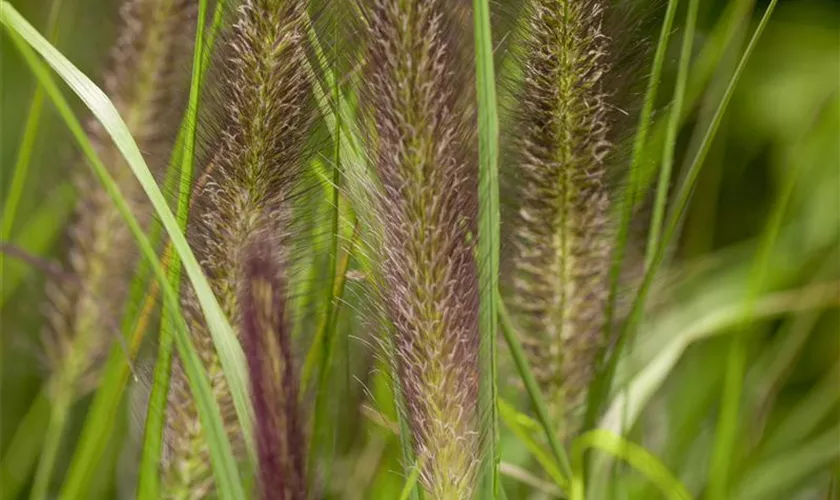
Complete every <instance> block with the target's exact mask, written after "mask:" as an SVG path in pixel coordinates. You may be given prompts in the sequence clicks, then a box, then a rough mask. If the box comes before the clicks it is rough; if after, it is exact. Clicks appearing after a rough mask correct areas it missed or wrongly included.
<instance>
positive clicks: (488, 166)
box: [473, 0, 501, 499]
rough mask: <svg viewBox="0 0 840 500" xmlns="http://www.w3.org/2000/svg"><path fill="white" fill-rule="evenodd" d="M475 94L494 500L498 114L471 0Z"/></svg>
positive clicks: (486, 14)
mask: <svg viewBox="0 0 840 500" xmlns="http://www.w3.org/2000/svg"><path fill="white" fill-rule="evenodd" d="M473 10H474V12H473V18H474V20H475V26H474V31H475V58H476V60H475V63H476V66H475V68H476V91H477V92H476V94H477V98H478V159H479V167H478V203H479V215H478V218H479V221H478V266H479V279H478V283H479V290H480V296H479V331H480V332H481V341H480V348H479V349H480V356H479V360H480V361H479V363H480V364H479V374H480V375H479V376H480V380H479V408H480V409H481V411H482V412H483V414H482V419H484V420H485V422H483V425H482V433H483V434H482V440H483V442H484V446H485V449H484V452H483V456H482V473H481V476H480V481H481V484H480V486H479V492H480V493H479V495H480V497H481V498H486V499H492V498H496V496H497V495H498V492H499V488H500V487H501V486H500V484H499V453H498V450H497V448H498V442H499V435H498V434H499V432H498V429H497V426H498V424H497V420H498V416H497V408H496V399H497V396H496V393H497V388H496V332H497V328H498V320H499V316H498V311H497V304H496V298H497V296H498V289H499V237H500V235H499V231H500V229H499V164H498V162H499V116H498V110H497V107H496V106H497V105H496V77H495V74H494V68H493V37H492V35H491V32H490V2H489V1H488V0H474V1H473Z"/></svg>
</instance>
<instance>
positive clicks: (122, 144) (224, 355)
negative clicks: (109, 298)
mask: <svg viewBox="0 0 840 500" xmlns="http://www.w3.org/2000/svg"><path fill="white" fill-rule="evenodd" d="M2 7H3V10H2V14H3V17H2V20H3V24H4V25H6V26H7V27H8V28H9V29H10V30H14V31H16V32H18V33H19V34H20V35H21V36H22V37H23V38H24V39H25V40H26V41H27V42H28V43H30V44H31V45H32V47H33V48H34V49H35V50H36V51H37V52H39V53H40V54H41V55H42V56H43V57H44V59H45V60H46V61H47V62H48V63H49V64H50V66H51V67H52V68H53V69H54V70H55V71H56V72H57V73H58V74H59V75H60V76H61V77H62V79H63V80H64V81H65V82H66V83H67V84H68V85H69V86H70V88H71V89H72V90H73V91H74V92H75V93H76V94H77V95H78V96H79V97H80V98H81V99H82V101H83V102H84V103H85V105H86V106H87V107H88V108H89V109H90V110H91V111H92V112H93V114H94V116H96V118H97V119H98V120H99V121H100V123H101V124H102V125H103V127H104V128H105V130H106V131H107V132H108V134H109V135H110V136H111V138H112V139H113V140H114V143H115V145H116V146H117V148H118V149H119V150H120V152H121V153H122V155H123V156H124V158H125V160H126V162H127V163H128V165H129V167H130V168H131V170H132V172H133V173H134V175H135V177H137V180H138V181H139V183H140V185H141V186H142V187H143V190H144V191H145V193H146V195H147V196H148V197H149V200H150V201H151V203H152V205H153V207H154V209H155V213H156V214H157V216H158V218H159V219H160V220H161V222H162V223H163V227H164V228H165V229H166V232H167V234H168V235H169V237H170V238H171V240H172V244H173V246H174V248H175V250H176V251H177V253H178V256H179V257H180V258H181V261H182V263H183V266H184V269H185V271H186V272H187V276H189V278H190V281H191V282H192V285H193V287H194V288H195V291H196V296H197V298H198V301H199V303H200V305H201V309H202V311H203V313H204V316H205V318H206V320H207V325H208V328H209V330H210V334H211V336H212V338H213V343H214V345H215V346H216V349H217V352H218V353H219V358H220V360H221V363H222V367H223V369H224V372H225V377H226V378H227V381H228V386H229V387H230V390H231V394H232V396H233V400H234V405H235V407H236V413H237V417H238V419H239V423H240V426H241V428H242V432H243V435H244V436H245V442H246V443H248V446H249V447H252V446H253V439H252V436H253V432H252V425H253V410H252V408H251V405H250V402H249V399H248V383H247V380H248V378H247V371H246V369H245V356H244V354H243V352H242V347H241V346H240V345H239V342H238V340H237V338H236V336H235V334H234V333H233V329H232V328H231V326H230V323H229V322H228V320H227V318H226V317H225V315H224V313H223V312H222V310H221V308H220V306H219V303H218V301H217V300H216V297H215V295H214V294H213V292H212V290H211V289H210V284H209V283H208V282H207V278H206V277H205V276H204V274H203V272H202V270H201V266H200V265H199V263H198V261H197V260H196V258H195V255H194V254H193V253H192V250H190V247H189V245H188V244H187V240H186V238H185V237H184V234H183V233H182V232H181V230H180V228H179V227H178V222H177V221H176V219H175V216H174V215H173V214H172V211H171V210H170V209H169V207H168V206H167V204H166V200H165V199H164V197H163V194H162V193H161V191H160V188H159V187H158V186H157V183H156V182H155V180H154V177H153V176H152V174H151V172H149V168H148V166H146V163H145V161H144V160H143V156H142V155H141V153H140V150H139V149H138V147H137V143H136V142H134V139H133V138H132V137H131V133H130V132H129V131H128V128H127V127H126V125H125V122H123V120H122V118H120V116H119V113H118V112H117V110H116V108H114V105H113V104H112V103H111V102H110V101H109V100H108V98H107V96H105V94H104V93H103V92H102V90H100V89H99V88H98V87H97V86H96V85H95V84H94V83H93V82H92V81H91V80H90V79H89V78H88V77H87V76H85V75H84V74H83V73H82V72H81V71H79V70H78V69H77V68H76V67H75V66H73V64H72V63H70V61H68V60H67V58H66V57H64V56H63V55H62V54H61V53H60V52H58V51H57V50H56V49H55V48H54V47H52V46H51V45H50V44H49V42H47V41H46V40H45V39H44V38H43V37H42V36H41V35H40V34H39V33H38V32H37V31H36V30H35V29H34V28H33V27H32V26H31V25H30V24H29V23H28V22H26V20H25V19H24V18H23V17H21V16H20V14H18V12H17V11H16V10H15V9H14V8H13V7H12V6H11V5H10V4H9V3H8V2H5V1H4V2H3V3H2ZM143 239H144V240H145V236H143ZM149 250H151V247H150V248H149ZM152 256H153V257H154V258H155V259H157V256H156V255H154V252H152V255H151V256H150V257H152ZM150 260H151V259H150ZM162 289H163V290H164V291H166V290H169V292H171V289H170V288H169V287H163V286H162ZM166 295H167V293H164V296H166ZM173 298H174V297H173ZM173 304H174V305H176V306H177V300H174V302H173Z"/></svg>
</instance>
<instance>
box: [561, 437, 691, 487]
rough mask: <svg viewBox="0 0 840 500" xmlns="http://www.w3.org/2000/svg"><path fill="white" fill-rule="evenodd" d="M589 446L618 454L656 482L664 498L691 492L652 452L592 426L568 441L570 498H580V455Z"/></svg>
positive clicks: (581, 484)
mask: <svg viewBox="0 0 840 500" xmlns="http://www.w3.org/2000/svg"><path fill="white" fill-rule="evenodd" d="M590 448H595V449H599V450H601V451H605V452H607V453H609V454H610V455H613V456H614V457H617V458H620V459H622V460H624V461H625V462H627V463H628V464H630V466H632V467H633V468H634V469H636V470H637V471H639V472H640V473H642V474H643V475H644V476H645V477H646V478H647V479H648V480H649V481H650V482H651V483H653V484H654V485H656V487H658V488H659V490H660V491H661V492H662V493H663V495H664V496H665V498H669V499H672V500H689V499H690V498H691V494H690V493H689V492H688V490H687V489H686V488H685V486H684V485H683V484H682V483H681V482H680V481H679V480H678V479H677V478H676V477H674V475H673V474H671V472H670V471H669V470H668V469H667V467H665V466H664V465H662V462H660V461H659V459H657V458H656V457H655V456H653V455H651V454H650V452H648V451H647V450H646V449H644V448H643V447H641V446H639V445H637V444H635V443H631V442H629V441H627V440H625V439H624V438H622V437H620V436H617V435H615V434H613V433H611V432H608V431H605V430H602V429H596V430H594V431H589V432H587V433H586V434H583V435H581V436H580V437H578V438H577V439H575V441H574V443H573V444H572V459H573V460H574V461H573V462H572V464H573V467H574V470H575V475H574V478H573V481H572V492H571V497H570V498H571V499H572V500H584V499H585V495H584V484H583V456H584V452H585V451H586V450H588V449H590Z"/></svg>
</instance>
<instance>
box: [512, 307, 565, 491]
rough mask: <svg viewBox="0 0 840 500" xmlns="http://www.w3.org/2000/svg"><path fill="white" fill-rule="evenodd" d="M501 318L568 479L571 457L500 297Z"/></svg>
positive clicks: (557, 458) (552, 449)
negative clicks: (558, 437)
mask: <svg viewBox="0 0 840 500" xmlns="http://www.w3.org/2000/svg"><path fill="white" fill-rule="evenodd" d="M499 318H500V319H501V321H500V323H501V327H502V334H503V335H504V337H505V342H506V343H507V346H508V349H510V353H511V357H512V358H513V362H514V364H515V365H516V370H517V371H518V372H519V378H521V379H522V382H523V383H524V384H525V390H526V392H527V393H528V397H529V398H530V399H531V404H532V405H534V411H536V412H537V419H539V421H540V425H541V426H542V428H543V432H544V433H545V437H546V439H547V440H548V445H549V447H551V452H552V453H553V454H554V458H555V459H556V460H557V463H558V464H560V467H561V468H562V470H563V476H564V480H566V481H568V480H569V478H571V475H572V468H571V463H570V462H569V457H568V456H566V450H565V449H564V448H563V446H562V445H561V444H560V441H559V440H558V439H557V435H556V434H555V432H554V426H553V425H552V423H551V419H550V418H549V416H548V407H546V405H545V400H544V398H543V395H542V391H540V387H539V385H538V384H537V379H536V378H534V373H533V372H532V370H531V365H530V364H529V363H528V358H527V357H526V356H525V350H524V349H523V348H522V344H521V343H520V342H519V336H518V335H517V334H516V331H515V329H514V327H513V323H512V322H511V319H510V316H509V315H508V312H507V308H506V307H505V304H504V301H502V298H501V297H499Z"/></svg>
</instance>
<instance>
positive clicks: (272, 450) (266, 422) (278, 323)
mask: <svg viewBox="0 0 840 500" xmlns="http://www.w3.org/2000/svg"><path fill="white" fill-rule="evenodd" d="M244 267H245V269H244V276H243V280H242V289H241V290H240V304H241V309H242V313H241V314H242V343H243V346H244V349H245V356H246V357H247V358H248V369H249V373H250V376H251V388H252V398H253V402H254V414H255V416H256V420H257V422H256V433H255V438H256V440H257V448H258V450H259V451H258V455H259V464H258V465H259V478H260V480H259V482H260V492H261V494H262V495H261V498H263V499H266V500H268V499H272V500H274V499H276V500H305V499H306V474H305V471H304V464H305V463H306V461H305V457H304V456H305V448H306V440H305V437H304V433H303V422H302V419H301V415H300V413H299V412H300V410H299V408H298V406H299V404H298V388H297V386H298V377H297V369H296V367H295V362H294V359H293V356H292V348H291V336H290V330H291V329H290V328H289V326H288V323H287V321H288V320H287V318H286V315H287V311H286V309H287V307H286V306H287V304H286V286H285V283H284V278H283V274H282V272H280V269H278V268H277V265H276V258H275V257H274V256H273V255H272V249H271V247H269V246H268V245H264V244H260V243H259V242H255V243H254V244H252V245H251V246H250V247H249V249H248V250H247V251H246V257H245V263H244Z"/></svg>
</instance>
